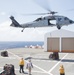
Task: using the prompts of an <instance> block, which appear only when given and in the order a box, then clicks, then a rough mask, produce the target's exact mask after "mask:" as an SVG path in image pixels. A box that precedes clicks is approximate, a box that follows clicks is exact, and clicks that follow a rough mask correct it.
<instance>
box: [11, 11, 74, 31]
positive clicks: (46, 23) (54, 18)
mask: <svg viewBox="0 0 74 75" xmlns="http://www.w3.org/2000/svg"><path fill="white" fill-rule="evenodd" d="M53 13H56V12H52V13H51V14H52V15H51V16H45V17H39V18H37V19H36V20H34V21H33V22H29V23H25V24H19V23H18V22H17V21H16V20H15V19H14V17H13V16H10V19H11V20H12V24H11V25H10V26H13V27H21V28H23V30H24V28H31V27H34V28H35V27H53V26H56V27H57V28H58V29H61V27H62V26H64V25H70V24H73V23H74V21H73V20H71V19H69V18H68V17H65V16H59V15H53ZM54 22H55V23H54ZM23 30H22V32H23Z"/></svg>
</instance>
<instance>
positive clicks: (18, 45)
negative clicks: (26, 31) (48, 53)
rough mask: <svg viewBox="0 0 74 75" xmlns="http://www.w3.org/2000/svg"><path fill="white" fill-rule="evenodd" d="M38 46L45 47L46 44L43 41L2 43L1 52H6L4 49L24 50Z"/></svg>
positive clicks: (0, 45) (0, 44)
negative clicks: (26, 47)
mask: <svg viewBox="0 0 74 75" xmlns="http://www.w3.org/2000/svg"><path fill="white" fill-rule="evenodd" d="M30 45H33V46H36V45H40V46H43V45H44V42H43V41H38V42H37V41H31V42H28V41H24V42H22V41H20V42H17V41H15V42H0V50H4V49H11V48H24V47H25V46H30Z"/></svg>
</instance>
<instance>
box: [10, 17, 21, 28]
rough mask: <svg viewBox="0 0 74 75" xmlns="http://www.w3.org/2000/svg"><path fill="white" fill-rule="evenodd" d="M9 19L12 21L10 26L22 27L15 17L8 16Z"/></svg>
mask: <svg viewBox="0 0 74 75" xmlns="http://www.w3.org/2000/svg"><path fill="white" fill-rule="evenodd" d="M10 19H11V21H12V24H11V25H10V26H13V27H22V26H21V25H20V24H19V23H18V22H17V21H16V20H15V19H14V17H13V16H10Z"/></svg>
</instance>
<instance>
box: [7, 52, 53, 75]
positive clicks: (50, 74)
mask: <svg viewBox="0 0 74 75" xmlns="http://www.w3.org/2000/svg"><path fill="white" fill-rule="evenodd" d="M8 52H9V53H10V54H12V55H14V56H15V57H17V58H18V59H20V58H21V57H19V56H18V55H16V54H14V53H12V52H10V51H8ZM25 61H26V60H25ZM26 62H28V61H26ZM33 65H34V64H33ZM34 66H35V67H36V68H38V69H40V70H42V71H43V72H45V73H47V74H49V75H53V74H52V73H49V72H47V71H46V70H44V69H42V68H40V67H38V66H36V65H34Z"/></svg>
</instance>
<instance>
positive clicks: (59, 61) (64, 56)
mask: <svg viewBox="0 0 74 75" xmlns="http://www.w3.org/2000/svg"><path fill="white" fill-rule="evenodd" d="M68 54H69V53H67V54H66V55H65V56H64V57H63V58H62V59H61V60H60V61H59V62H58V63H57V64H55V65H54V66H53V67H52V68H51V69H50V70H49V71H48V72H51V71H52V70H53V69H54V68H55V67H56V66H57V65H58V64H59V63H60V62H61V61H62V60H63V59H64V58H65V57H66V56H67V55H68Z"/></svg>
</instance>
